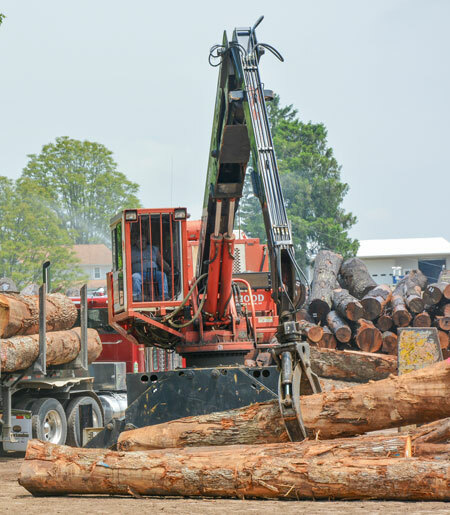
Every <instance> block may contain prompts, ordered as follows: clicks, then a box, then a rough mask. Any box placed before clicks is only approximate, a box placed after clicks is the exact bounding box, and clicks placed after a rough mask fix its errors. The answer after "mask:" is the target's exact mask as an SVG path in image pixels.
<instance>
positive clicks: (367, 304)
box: [361, 284, 392, 320]
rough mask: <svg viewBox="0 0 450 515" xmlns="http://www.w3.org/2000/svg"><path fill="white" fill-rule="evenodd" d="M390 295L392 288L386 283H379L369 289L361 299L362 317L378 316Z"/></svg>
mask: <svg viewBox="0 0 450 515" xmlns="http://www.w3.org/2000/svg"><path fill="white" fill-rule="evenodd" d="M391 297H392V290H391V288H390V286H388V285H387V284H379V285H378V286H377V287H376V288H373V290H370V291H369V293H368V294H367V295H365V296H364V297H363V298H362V300H361V304H362V306H363V308H364V318H366V319H368V320H375V318H378V317H379V316H380V315H381V313H382V311H383V309H384V308H385V306H386V305H387V303H388V302H389V301H390V300H391Z"/></svg>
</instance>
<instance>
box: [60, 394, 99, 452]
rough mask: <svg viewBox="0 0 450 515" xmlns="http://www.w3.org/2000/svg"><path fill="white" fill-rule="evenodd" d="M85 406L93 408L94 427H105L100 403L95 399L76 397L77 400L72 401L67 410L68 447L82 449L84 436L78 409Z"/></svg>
mask: <svg viewBox="0 0 450 515" xmlns="http://www.w3.org/2000/svg"><path fill="white" fill-rule="evenodd" d="M85 404H90V405H91V406H92V418H93V422H94V427H102V426H103V416H102V409H101V407H100V406H99V405H98V402H97V401H96V400H95V399H94V398H92V397H88V396H83V397H75V399H72V400H71V401H70V402H69V404H68V406H67V408H66V415H67V441H66V443H67V445H72V446H73V447H81V445H82V436H81V431H80V412H79V409H78V408H79V407H80V406H81V405H85Z"/></svg>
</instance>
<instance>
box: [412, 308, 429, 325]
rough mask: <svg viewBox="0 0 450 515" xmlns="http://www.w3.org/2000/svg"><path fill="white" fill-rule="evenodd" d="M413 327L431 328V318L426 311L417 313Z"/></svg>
mask: <svg viewBox="0 0 450 515" xmlns="http://www.w3.org/2000/svg"><path fill="white" fill-rule="evenodd" d="M413 327H431V317H430V315H429V314H428V312H427V311H422V313H417V315H416V316H415V317H414V320H413Z"/></svg>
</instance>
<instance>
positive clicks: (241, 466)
mask: <svg viewBox="0 0 450 515" xmlns="http://www.w3.org/2000/svg"><path fill="white" fill-rule="evenodd" d="M313 443H315V442H310V443H309V444H307V445H305V446H304V447H305V448H308V447H309V446H310V445H311V444H313ZM302 445H303V444H295V443H287V444H274V445H267V446H262V445H257V446H238V447H229V446H228V447H216V448H215V449H210V448H200V449H189V448H186V449H170V450H164V451H161V450H154V451H147V452H132V453H130V452H117V451H109V450H103V449H77V448H73V447H67V446H56V445H53V444H48V443H47V444H45V443H43V442H39V441H37V440H32V441H31V442H30V443H29V444H28V449H27V455H26V458H25V461H24V462H23V464H22V468H21V472H20V478H19V483H20V484H21V485H22V486H23V487H24V488H26V489H27V490H28V491H29V492H31V493H32V494H37V495H63V494H117V495H134V496H139V495H157V496H161V495H162V496H167V495H170V496H173V495H176V496H183V497H193V496H195V497H197V496H201V497H232V498H240V499H243V498H261V499H265V498H292V499H301V498H313V499H322V498H323V499H329V498H334V499H338V498H339V499H355V498H356V499H397V500H409V501H411V500H447V499H450V488H449V485H448V476H449V473H450V463H448V462H442V461H437V460H432V459H430V460H426V459H422V458H367V457H354V456H351V455H350V456H345V457H342V458H341V457H339V458H335V457H333V456H332V455H331V456H330V457H328V454H327V455H326V456H325V457H322V456H320V455H318V456H316V455H314V452H313V456H312V457H307V456H301V452H299V449H300V448H302Z"/></svg>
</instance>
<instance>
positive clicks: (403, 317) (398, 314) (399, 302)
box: [391, 290, 412, 327]
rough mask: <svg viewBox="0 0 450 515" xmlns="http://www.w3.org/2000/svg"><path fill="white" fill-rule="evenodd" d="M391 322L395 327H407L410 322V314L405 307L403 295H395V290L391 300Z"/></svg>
mask: <svg viewBox="0 0 450 515" xmlns="http://www.w3.org/2000/svg"><path fill="white" fill-rule="evenodd" d="M400 291H401V290H400ZM391 306H392V320H393V321H394V324H395V325H396V326H397V327H407V326H408V325H409V323H410V322H411V319H412V317H411V313H410V312H409V311H408V308H407V307H406V304H405V301H404V299H403V295H398V294H396V290H394V293H393V295H392V299H391Z"/></svg>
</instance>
